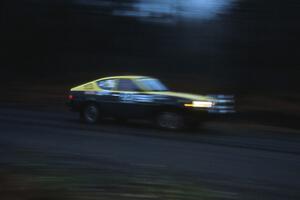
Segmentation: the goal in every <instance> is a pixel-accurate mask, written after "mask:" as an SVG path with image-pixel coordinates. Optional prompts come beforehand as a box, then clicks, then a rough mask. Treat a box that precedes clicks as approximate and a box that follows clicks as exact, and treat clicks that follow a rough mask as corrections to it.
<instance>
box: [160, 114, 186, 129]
mask: <svg viewBox="0 0 300 200" xmlns="http://www.w3.org/2000/svg"><path fill="white" fill-rule="evenodd" d="M156 123H157V125H158V127H160V128H163V129H167V130H181V129H183V128H184V126H185V122H184V118H183V116H182V115H180V114H178V113H176V112H162V113H160V114H159V115H158V117H157V119H156Z"/></svg>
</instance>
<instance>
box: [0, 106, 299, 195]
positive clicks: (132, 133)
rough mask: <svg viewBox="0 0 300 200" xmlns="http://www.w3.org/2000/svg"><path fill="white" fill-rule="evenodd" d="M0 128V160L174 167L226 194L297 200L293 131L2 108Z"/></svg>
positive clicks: (124, 167) (296, 134)
mask: <svg viewBox="0 0 300 200" xmlns="http://www.w3.org/2000/svg"><path fill="white" fill-rule="evenodd" d="M0 132H1V133H0V145H1V146H0V153H1V155H2V156H1V158H0V164H2V166H4V165H5V166H7V165H8V166H12V165H22V164H23V165H25V164H26V162H39V161H40V160H42V159H45V158H46V157H47V158H48V157H51V159H52V161H51V164H53V165H55V164H56V165H57V164H58V163H59V165H60V166H68V167H73V168H80V167H82V166H84V167H85V168H89V167H91V168H93V169H94V168H97V167H103V166H104V165H106V166H110V167H112V168H116V169H117V168H118V169H119V170H125V171H126V170H127V171H128V170H129V169H130V170H131V173H133V175H134V173H135V172H136V173H139V171H147V170H148V171H151V170H152V171H153V170H156V171H161V172H172V174H174V176H175V175H176V176H180V177H185V178H186V179H188V180H191V181H199V182H201V183H202V184H203V185H206V186H207V187H209V188H214V190H218V191H222V192H224V193H222V194H229V196H227V198H232V199H300V145H299V144H300V135H299V132H298V131H297V130H288V129H280V128H274V127H266V126H260V125H248V124H241V123H240V124H237V123H228V122H227V123H225V122H211V123H207V124H204V125H203V126H202V127H201V128H200V129H199V130H198V131H196V132H193V133H171V132H164V131H160V130H157V129H155V128H153V127H151V126H150V125H147V124H135V123H130V124H114V123H112V122H109V121H108V122H104V123H103V124H99V125H94V126H90V125H85V124H81V123H79V122H78V120H77V116H76V115H75V114H74V113H69V112H67V111H61V110H50V109H47V110H38V109H25V108H18V109H17V108H0ZM20 152H22V153H20ZM29 152H30V153H29ZM33 155H34V156H33ZM62 158H63V159H62ZM24 163H25V164H24Z"/></svg>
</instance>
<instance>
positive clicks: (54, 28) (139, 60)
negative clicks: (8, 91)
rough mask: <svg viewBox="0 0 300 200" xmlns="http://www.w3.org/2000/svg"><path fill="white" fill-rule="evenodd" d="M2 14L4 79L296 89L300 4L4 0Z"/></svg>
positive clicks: (270, 0)
mask: <svg viewBox="0 0 300 200" xmlns="http://www.w3.org/2000/svg"><path fill="white" fill-rule="evenodd" d="M41 2H42V3H41ZM1 8H2V9H1V13H0V14H1V44H2V45H1V47H0V48H2V53H1V54H2V58H1V61H0V62H1V70H2V73H1V75H2V77H3V78H2V80H5V79H9V80H11V77H12V76H13V77H18V79H19V80H23V81H31V80H35V81H42V80H47V81H51V80H52V81H68V80H74V79H75V80H76V79H80V81H81V80H85V79H88V78H95V77H98V76H101V75H106V74H107V75H110V74H125V73H130V74H147V75H148V74H149V75H155V76H159V77H179V78H180V77H192V78H193V79H201V80H203V82H206V83H207V84H214V85H216V86H217V87H218V86H223V85H230V86H234V85H238V86H243V87H245V88H254V89H255V88H256V89H257V88H260V87H261V86H262V85H263V86H262V87H265V88H266V89H270V88H272V89H274V88H280V89H282V90H284V89H285V88H290V86H295V87H293V88H295V89H297V88H298V87H296V85H298V83H299V81H298V74H300V73H298V72H299V65H300V61H299V52H300V48H299V45H300V38H299V35H300V23H299V19H300V12H299V8H300V2H299V1H297V0H286V1H283V0H266V1H261V0H210V1H207V0H185V1H181V0H177V1H175V0H172V1H167V0H153V1H148V0H144V1H143V0H136V1H135V0H131V1H130V0H127V1H124V0H123V1H117V0H103V1H101V0H84V1H83V0H65V1H61V0H57V1H53V0H51V1H50V0H49V1H46V0H44V1H38V0H4V1H2V6H1Z"/></svg>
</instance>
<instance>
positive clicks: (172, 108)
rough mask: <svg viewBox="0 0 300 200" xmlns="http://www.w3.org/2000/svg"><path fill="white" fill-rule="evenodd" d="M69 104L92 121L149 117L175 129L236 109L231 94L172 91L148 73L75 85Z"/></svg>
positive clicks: (162, 126)
mask: <svg viewBox="0 0 300 200" xmlns="http://www.w3.org/2000/svg"><path fill="white" fill-rule="evenodd" d="M68 105H69V106H70V107H71V109H72V110H74V111H77V112H79V113H80V116H81V118H82V120H83V121H84V122H86V123H90V124H92V123H96V122H97V121H98V120H99V119H100V118H104V117H112V118H115V119H121V120H127V119H149V120H153V121H154V122H155V123H156V124H157V125H158V126H159V127H161V128H165V129H171V130H178V129H182V128H185V127H189V126H194V125H196V124H197V123H198V122H200V121H202V120H205V119H207V117H209V116H211V114H213V113H232V112H234V110H233V97H231V96H224V95H219V96H202V95H194V94H186V93H178V92H172V91H169V90H168V88H167V87H166V86H165V85H164V84H163V83H161V82H160V81H159V80H158V79H155V78H151V77H146V76H114V77H106V78H101V79H97V80H94V81H91V82H88V83H85V84H83V85H80V86H77V87H74V88H72V89H71V91H70V94H69V100H68Z"/></svg>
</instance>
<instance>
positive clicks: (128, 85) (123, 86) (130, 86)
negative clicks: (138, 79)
mask: <svg viewBox="0 0 300 200" xmlns="http://www.w3.org/2000/svg"><path fill="white" fill-rule="evenodd" d="M118 90H119V91H139V87H138V86H137V85H136V84H135V83H134V82H133V81H132V80H130V79H120V80H119V84H118Z"/></svg>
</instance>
